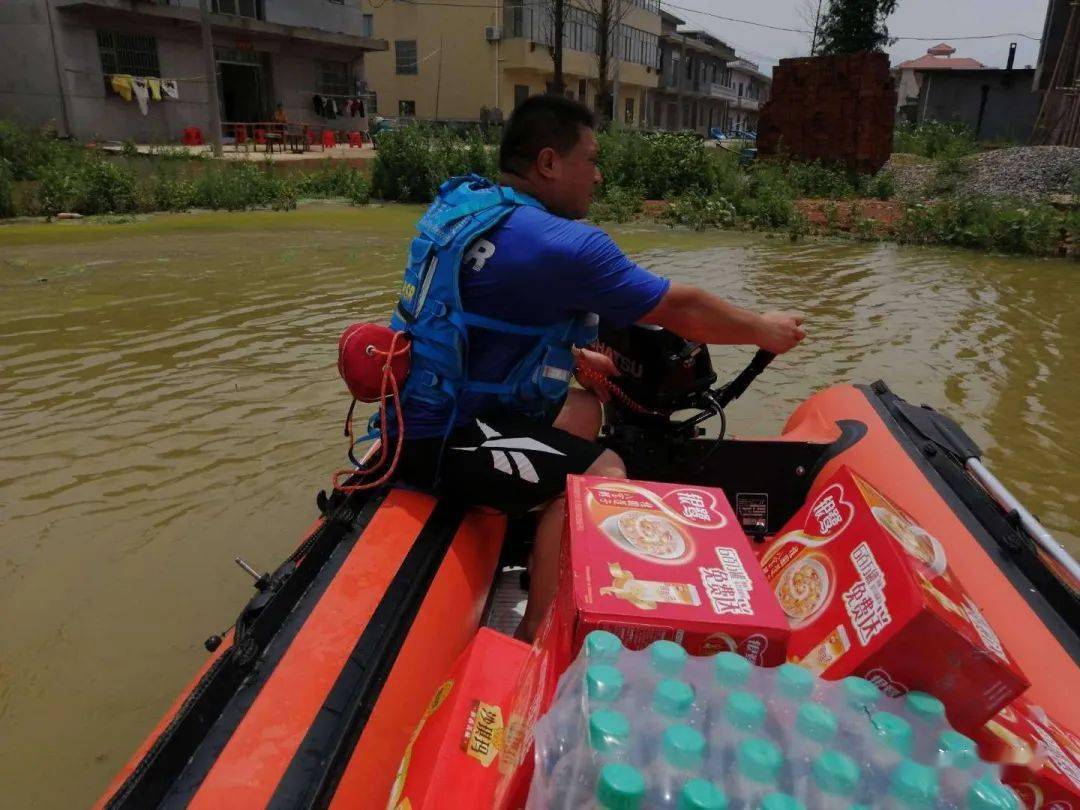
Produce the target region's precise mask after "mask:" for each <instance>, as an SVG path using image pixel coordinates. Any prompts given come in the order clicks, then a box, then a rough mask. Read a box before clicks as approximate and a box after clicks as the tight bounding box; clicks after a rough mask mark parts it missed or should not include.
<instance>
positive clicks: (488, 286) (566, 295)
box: [404, 206, 671, 438]
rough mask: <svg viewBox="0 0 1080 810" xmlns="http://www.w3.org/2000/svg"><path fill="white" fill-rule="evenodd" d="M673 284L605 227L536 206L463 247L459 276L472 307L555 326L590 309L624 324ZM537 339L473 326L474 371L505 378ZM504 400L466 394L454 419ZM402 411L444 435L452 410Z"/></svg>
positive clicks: (425, 432)
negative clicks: (628, 252)
mask: <svg viewBox="0 0 1080 810" xmlns="http://www.w3.org/2000/svg"><path fill="white" fill-rule="evenodd" d="M670 285H671V282H670V281H668V280H667V279H664V278H660V277H659V276H656V275H654V274H652V273H650V272H649V271H648V270H646V269H645V268H643V267H640V266H639V265H637V264H635V263H634V262H632V261H630V259H628V258H626V256H625V255H624V254H623V252H622V251H621V250H619V248H618V246H617V245H616V244H615V242H614V241H613V240H612V238H611V237H610V236H608V235H607V234H606V233H604V232H603V231H601V230H600V229H599V228H594V227H592V226H591V225H585V224H583V223H581V222H575V221H573V220H569V219H563V218H562V217H559V216H555V215H554V214H551V213H549V212H547V211H544V210H542V209H540V208H534V207H531V206H522V207H519V208H516V209H514V211H513V212H512V213H511V214H510V215H509V216H508V217H507V218H506V219H505V220H504V221H503V223H502V224H501V225H499V226H498V227H496V228H494V229H493V230H491V231H489V232H488V233H486V234H485V235H484V236H483V237H481V238H480V239H477V240H476V241H475V242H474V243H473V244H472V245H471V246H470V247H469V249H468V250H466V251H465V257H464V259H463V261H462V265H461V278H460V288H461V303H462V306H464V308H465V309H466V311H468V312H472V313H475V314H477V315H486V316H488V317H491V318H498V319H500V320H504V321H509V322H511V323H517V324H522V325H525V326H549V325H552V324H556V323H559V322H560V321H565V320H568V319H569V318H572V317H574V316H575V315H579V314H581V313H584V312H595V313H596V314H597V315H599V316H600V317H601V318H603V319H604V320H606V321H609V322H611V323H613V324H614V325H616V326H625V325H628V324H631V323H634V322H635V321H637V320H639V319H641V318H642V317H644V316H645V315H647V314H648V313H649V312H650V311H651V310H652V309H653V308H654V307H655V306H656V305H657V304H658V303H659V302H660V299H661V298H663V297H664V294H665V293H666V292H667V290H668V287H669V286H670ZM536 340H537V339H536V338H533V337H526V336H520V335H508V334H505V333H502V332H498V333H496V332H492V331H489V330H485V329H470V330H469V356H468V368H469V376H470V378H472V379H474V380H479V381H482V382H502V381H503V380H504V379H505V378H506V375H507V374H509V373H510V371H511V369H513V367H514V365H515V364H516V363H517V362H518V361H520V360H521V358H522V357H523V356H524V355H525V354H526V353H528V352H529V351H530V350H531V349H532V347H533V346H535V345H536ZM500 407H505V406H500V404H499V402H498V398H497V397H494V396H491V395H475V394H474V395H466V396H465V397H464V398H463V399H462V401H461V402H459V403H458V415H457V420H456V425H461V424H464V423H466V422H468V421H469V420H470V419H471V418H472V417H473V416H476V415H479V414H481V413H484V412H486V411H489V410H492V409H498V408H500ZM404 417H405V434H406V436H407V437H409V438H425V437H429V436H441V435H442V434H443V433H444V432H445V430H446V427H447V420H448V419H449V418H450V411H449V409H448V408H439V407H438V406H434V405H431V404H429V403H424V402H418V401H416V400H413V401H411V402H410V403H409V404H408V405H407V406H406V407H405V411H404ZM456 425H455V426H456Z"/></svg>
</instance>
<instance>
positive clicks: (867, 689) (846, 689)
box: [840, 675, 881, 710]
mask: <svg viewBox="0 0 1080 810" xmlns="http://www.w3.org/2000/svg"><path fill="white" fill-rule="evenodd" d="M840 685H841V688H842V689H843V693H844V702H845V703H847V705H848V707H850V708H852V709H855V710H861V709H863V708H869V709H872V708H874V706H875V705H876V704H877V702H878V701H879V700H881V690H880V689H878V688H877V687H876V686H874V684H872V683H871V682H870V681H868V680H866V678H859V677H856V676H855V675H850V676H848V677H847V678H844V679H843V680H842V681H840Z"/></svg>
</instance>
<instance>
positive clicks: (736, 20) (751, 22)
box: [660, 0, 1042, 42]
mask: <svg viewBox="0 0 1080 810" xmlns="http://www.w3.org/2000/svg"><path fill="white" fill-rule="evenodd" d="M660 5H662V6H667V7H668V8H673V9H677V10H678V11H689V12H690V13H692V14H700V15H702V16H703V17H713V18H715V19H717V20H723V21H724V22H733V23H739V24H740V25H752V26H754V27H755V28H767V29H769V30H770V31H784V32H786V33H789V34H812V33H814V32H813V31H811V30H810V29H809V28H789V27H786V26H782V25H770V24H769V23H763V22H757V21H756V20H743V19H740V18H738V17H726V16H724V15H723V14H717V13H715V12H712V11H701V10H699V9H696V8H688V7H686V6H679V5H676V4H675V3H668V2H666V0H661V3H660ZM1000 37H1021V38H1023V39H1030V40H1032V41H1033V42H1041V41H1042V37H1040V36H1034V35H1032V34H1022V33H1019V32H1006V33H1002V34H971V35H966V36H942V35H939V36H933V37H890V39H895V40H910V41H913V42H933V41H935V40H936V41H938V42H941V41H945V40H949V41H951V40H955V41H962V40H970V39H998V38H1000Z"/></svg>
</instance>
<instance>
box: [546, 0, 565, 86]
mask: <svg viewBox="0 0 1080 810" xmlns="http://www.w3.org/2000/svg"><path fill="white" fill-rule="evenodd" d="M547 12H548V31H550V32H551V40H550V44H549V45H548V50H549V51H550V52H551V62H552V64H553V65H554V66H555V76H554V78H553V79H552V80H551V84H550V85H549V87H548V92H549V93H551V95H554V96H562V95H565V94H566V80H565V79H564V78H563V33H564V32H565V30H566V0H549V4H548V9H547Z"/></svg>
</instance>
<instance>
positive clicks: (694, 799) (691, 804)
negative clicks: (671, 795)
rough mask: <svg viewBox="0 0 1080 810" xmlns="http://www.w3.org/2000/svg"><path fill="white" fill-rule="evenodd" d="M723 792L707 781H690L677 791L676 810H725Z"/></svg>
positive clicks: (726, 804)
mask: <svg viewBox="0 0 1080 810" xmlns="http://www.w3.org/2000/svg"><path fill="white" fill-rule="evenodd" d="M727 806H728V801H727V796H725V795H724V791H722V790H721V789H720V788H718V787H717V786H716V785H714V784H713V783H712V782H710V781H708V780H707V779H691V780H690V781H689V782H687V783H686V784H685V785H683V787H682V790H681V791H679V803H678V804H677V805H676V810H727Z"/></svg>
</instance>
